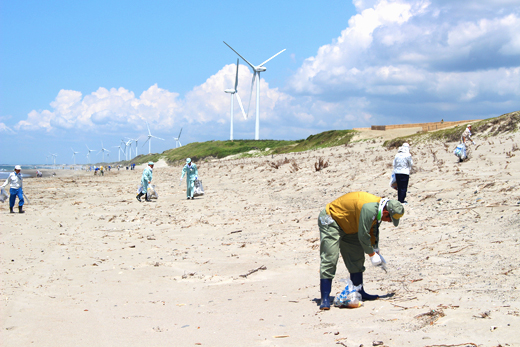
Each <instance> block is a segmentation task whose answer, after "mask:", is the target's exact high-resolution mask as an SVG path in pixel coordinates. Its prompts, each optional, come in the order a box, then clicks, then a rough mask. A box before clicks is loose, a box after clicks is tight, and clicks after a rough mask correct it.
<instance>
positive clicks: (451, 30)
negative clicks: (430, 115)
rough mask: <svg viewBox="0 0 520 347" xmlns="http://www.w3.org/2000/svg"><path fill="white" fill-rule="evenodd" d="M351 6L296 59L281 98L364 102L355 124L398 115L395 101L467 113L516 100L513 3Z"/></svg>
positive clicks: (517, 45) (519, 23)
mask: <svg viewBox="0 0 520 347" xmlns="http://www.w3.org/2000/svg"><path fill="white" fill-rule="evenodd" d="M354 5H355V6H356V9H357V10H358V12H359V13H358V14H356V15H355V16H353V17H352V18H351V19H350V20H349V25H348V27H347V28H346V29H345V30H343V31H342V33H341V35H340V36H339V37H338V38H336V39H335V40H333V41H332V43H330V44H327V45H324V46H322V47H320V48H319V49H318V51H317V54H316V55H315V56H313V57H309V58H308V59H306V60H305V61H304V63H303V64H302V66H301V67H300V68H299V69H298V71H297V72H296V73H295V74H294V75H293V76H292V78H291V79H290V81H289V83H288V85H287V91H288V93H289V94H291V95H293V96H296V97H297V96H298V95H300V96H312V98H313V100H314V101H313V102H314V103H317V100H326V101H329V102H330V100H331V99H333V100H335V102H336V103H337V104H338V105H344V106H347V105H348V104H349V103H350V101H351V100H352V98H366V99H367V100H369V102H368V103H367V104H366V105H365V106H364V107H363V106H361V107H358V108H356V109H357V112H359V113H356V114H358V115H359V117H358V118H357V119H358V120H359V121H363V118H365V119H366V118H367V116H366V115H367V114H375V115H379V116H380V117H381V116H383V115H385V114H389V113H390V114H392V113H393V114H397V113H399V114H401V115H402V114H403V113H402V112H401V111H402V109H403V108H402V107H401V106H400V105H397V104H402V103H413V104H418V103H424V104H423V106H425V107H426V106H427V107H428V108H432V107H433V108H434V109H435V108H437V109H441V108H443V109H446V107H445V105H446V103H448V104H451V105H452V106H455V105H456V104H458V107H454V109H457V108H459V109H460V107H468V104H469V103H470V102H471V107H474V110H477V109H478V107H479V106H478V104H479V103H480V104H487V105H488V106H490V107H488V109H487V110H488V111H490V110H491V107H493V106H494V105H496V102H500V101H503V100H506V99H507V100H511V99H518V96H520V94H519V91H520V79H519V78H518V77H519V76H518V71H519V67H520V7H519V4H518V1H506V0H504V1H501V2H499V3H497V2H496V1H484V0H481V1H476V2H474V1H472V2H453V1H424V0H415V1H402V0H396V1H391V0H379V1H368V0H356V1H354ZM392 104H394V105H395V107H394V108H392V107H390V108H389V106H391V105H392ZM511 104H515V102H512V103H511ZM516 105H517V106H516V107H520V104H518V102H516ZM475 106H476V107H475ZM513 107H515V106H513ZM412 108H413V106H412ZM514 110H515V109H514V108H513V109H511V111H514ZM349 113H350V114H352V112H349ZM404 115H406V113H405V114H404ZM336 117H337V119H341V118H343V115H341V114H336ZM408 117H409V118H412V117H413V115H409V116H408ZM369 118H370V117H369Z"/></svg>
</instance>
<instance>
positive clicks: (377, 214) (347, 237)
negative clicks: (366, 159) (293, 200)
mask: <svg viewBox="0 0 520 347" xmlns="http://www.w3.org/2000/svg"><path fill="white" fill-rule="evenodd" d="M403 214H404V207H403V205H402V204H401V203H400V202H399V201H397V200H388V199H383V198H380V197H378V196H375V195H372V194H370V193H365V192H353V193H348V194H345V195H343V196H341V197H339V198H338V199H336V200H334V201H333V202H331V203H329V204H327V206H326V207H325V208H324V209H323V210H322V211H321V212H320V215H319V217H318V226H319V228H320V291H321V305H320V310H329V309H330V298H329V296H330V291H331V287H332V280H333V279H334V276H335V275H336V266H337V263H338V258H339V254H340V253H341V257H342V258H343V262H344V263H345V266H346V267H347V269H348V271H349V272H350V279H351V280H352V284H354V286H360V285H361V286H362V287H361V290H360V291H359V293H360V294H361V298H362V299H363V300H376V299H378V298H379V296H378V295H370V294H368V293H366V292H365V289H364V287H363V272H364V271H365V265H364V264H365V253H366V254H368V255H369V256H370V261H371V262H372V265H375V266H377V265H381V264H382V260H381V257H380V255H379V224H380V223H381V221H385V222H393V224H394V226H397V225H398V224H399V219H400V218H401V217H402V216H403Z"/></svg>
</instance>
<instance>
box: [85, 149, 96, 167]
mask: <svg viewBox="0 0 520 347" xmlns="http://www.w3.org/2000/svg"><path fill="white" fill-rule="evenodd" d="M85 146H87V145H85ZM87 150H88V152H87V159H88V163H89V164H90V152H94V150H93V149H90V148H88V146H87Z"/></svg>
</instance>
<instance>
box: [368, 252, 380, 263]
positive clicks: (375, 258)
mask: <svg viewBox="0 0 520 347" xmlns="http://www.w3.org/2000/svg"><path fill="white" fill-rule="evenodd" d="M370 261H371V262H372V265H374V266H378V265H381V257H380V256H379V254H377V253H375V252H374V255H373V256H371V257H370Z"/></svg>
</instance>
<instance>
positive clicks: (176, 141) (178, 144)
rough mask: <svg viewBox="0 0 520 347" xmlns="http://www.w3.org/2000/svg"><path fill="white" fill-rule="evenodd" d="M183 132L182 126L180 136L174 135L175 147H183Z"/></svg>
mask: <svg viewBox="0 0 520 347" xmlns="http://www.w3.org/2000/svg"><path fill="white" fill-rule="evenodd" d="M231 102H233V101H231ZM231 126H233V125H231ZM181 133H182V128H181V131H179V136H177V137H174V139H175V148H177V147H182V145H181V141H179V140H180V138H181Z"/></svg>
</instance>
